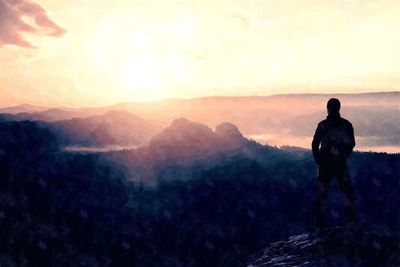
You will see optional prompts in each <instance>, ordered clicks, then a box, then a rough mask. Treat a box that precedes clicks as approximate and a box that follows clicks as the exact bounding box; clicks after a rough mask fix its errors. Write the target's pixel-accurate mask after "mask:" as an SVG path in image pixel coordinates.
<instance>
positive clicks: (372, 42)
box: [0, 0, 400, 106]
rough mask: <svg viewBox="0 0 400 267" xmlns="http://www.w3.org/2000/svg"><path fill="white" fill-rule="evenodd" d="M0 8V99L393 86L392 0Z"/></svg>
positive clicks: (99, 100) (105, 99)
mask: <svg viewBox="0 0 400 267" xmlns="http://www.w3.org/2000/svg"><path fill="white" fill-rule="evenodd" d="M0 9H2V10H3V12H1V10H0V25H1V26H0V64H1V68H0V105H1V106H4V105H9V104H17V103H21V102H28V103H34V104H42V105H70V106H79V105H85V106H88V105H91V106H93V105H105V104H111V103H115V102H126V101H141V100H157V99H162V98H171V97H199V96H206V95H249V94H251V95H254V94H259V95H269V94H275V93H290V92H360V91H363V92H366V91H380V90H385V91H388V90H398V89H399V88H400V52H399V49H398V48H399V47H400V35H399V34H398V33H399V32H400V16H399V13H400V2H399V1H395V0H392V1H372V0H335V1H323V0H320V1H317V0H314V1H313V0H202V1H199V0H186V1H182V0H169V1H165V0H138V1H131V0H119V1H109V0H85V1H73V0H68V1H61V0H60V1H50V0H41V1H34V2H31V1H28V0H19V1H11V0H0ZM29 46H32V47H35V48H29Z"/></svg>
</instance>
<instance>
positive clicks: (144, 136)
mask: <svg viewBox="0 0 400 267" xmlns="http://www.w3.org/2000/svg"><path fill="white" fill-rule="evenodd" d="M47 125H48V127H49V128H50V129H51V130H52V131H54V133H55V134H56V135H57V136H58V137H59V140H60V142H61V144H63V145H65V146H88V147H102V146H107V145H120V146H141V145H144V144H146V143H148V141H149V140H150V138H151V137H152V136H153V135H154V134H155V133H157V132H158V131H159V129H160V127H159V125H157V124H155V123H152V122H149V121H146V120H144V119H142V118H140V117H138V116H136V115H134V114H131V113H129V112H126V111H118V110H113V111H108V112H106V113H105V114H104V115H98V116H93V117H87V118H73V119H70V120H60V121H56V122H54V123H50V124H47Z"/></svg>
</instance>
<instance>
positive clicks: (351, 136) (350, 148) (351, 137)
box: [346, 123, 356, 157]
mask: <svg viewBox="0 0 400 267" xmlns="http://www.w3.org/2000/svg"><path fill="white" fill-rule="evenodd" d="M348 135H349V141H350V142H349V145H348V147H347V151H346V157H347V156H348V155H350V153H351V152H352V151H353V148H354V147H355V146H356V140H355V137H354V129H353V125H352V124H351V123H349V125H348Z"/></svg>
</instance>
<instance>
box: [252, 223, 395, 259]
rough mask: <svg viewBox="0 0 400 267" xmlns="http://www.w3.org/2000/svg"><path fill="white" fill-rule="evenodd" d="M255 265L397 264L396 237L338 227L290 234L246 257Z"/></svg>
mask: <svg viewBox="0 0 400 267" xmlns="http://www.w3.org/2000/svg"><path fill="white" fill-rule="evenodd" d="M258 266H285V267H288V266H291V267H295V266H296V267H297V266H307V267H308V266H344V267H345V266H355V267H361V266H388V267H389V266H400V243H399V236H398V235H397V236H396V235H392V234H391V235H387V234H385V233H373V232H361V231H360V232H356V233H352V232H350V231H349V230H346V229H345V228H342V227H335V228H331V229H327V230H326V231H325V232H324V233H308V234H302V235H296V236H291V237H289V238H288V239H287V240H284V241H278V242H275V243H271V244H270V245H269V246H268V247H267V248H266V249H265V250H264V251H262V252H260V253H258V254H255V255H253V256H251V257H250V259H249V261H248V264H247V267H258Z"/></svg>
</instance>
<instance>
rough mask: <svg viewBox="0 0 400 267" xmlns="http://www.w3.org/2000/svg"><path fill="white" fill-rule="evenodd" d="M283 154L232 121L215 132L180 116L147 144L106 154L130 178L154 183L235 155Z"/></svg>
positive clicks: (272, 156)
mask: <svg viewBox="0 0 400 267" xmlns="http://www.w3.org/2000/svg"><path fill="white" fill-rule="evenodd" d="M267 151H268V152H269V153H266V152H267ZM284 154H285V153H281V152H280V151H279V150H278V149H275V148H272V147H268V146H261V145H260V144H258V143H256V142H254V141H250V140H248V139H246V138H244V137H243V135H242V134H241V133H240V131H239V130H238V128H237V127H236V126H235V125H233V124H231V123H227V122H225V123H221V124H220V125H218V126H217V127H216V130H215V131H213V130H212V129H211V128H209V127H208V126H206V125H204V124H200V123H197V122H193V121H190V120H187V119H185V118H180V119H176V120H174V121H173V122H172V123H171V125H170V126H168V127H167V128H165V129H164V130H163V131H161V132H160V133H159V134H157V135H155V136H154V137H153V138H152V139H151V140H150V142H149V145H148V146H143V147H140V148H138V149H136V150H125V151H119V152H113V153H107V154H105V155H104V157H105V158H107V159H109V160H111V161H112V162H114V163H118V164H122V165H123V166H124V168H125V169H126V170H128V171H127V175H128V176H129V177H130V178H131V179H133V180H135V181H140V180H141V181H143V182H144V183H155V182H156V181H158V180H179V179H186V178H187V177H190V176H191V175H192V173H193V172H194V171H199V170H204V169H207V168H209V167H210V166H214V165H215V164H216V162H224V161H229V160H231V159H234V158H236V157H240V158H242V157H244V158H249V159H257V160H259V161H262V160H267V161H268V162H269V163H271V162H272V161H273V160H274V159H279V158H280V157H283V156H284Z"/></svg>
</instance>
